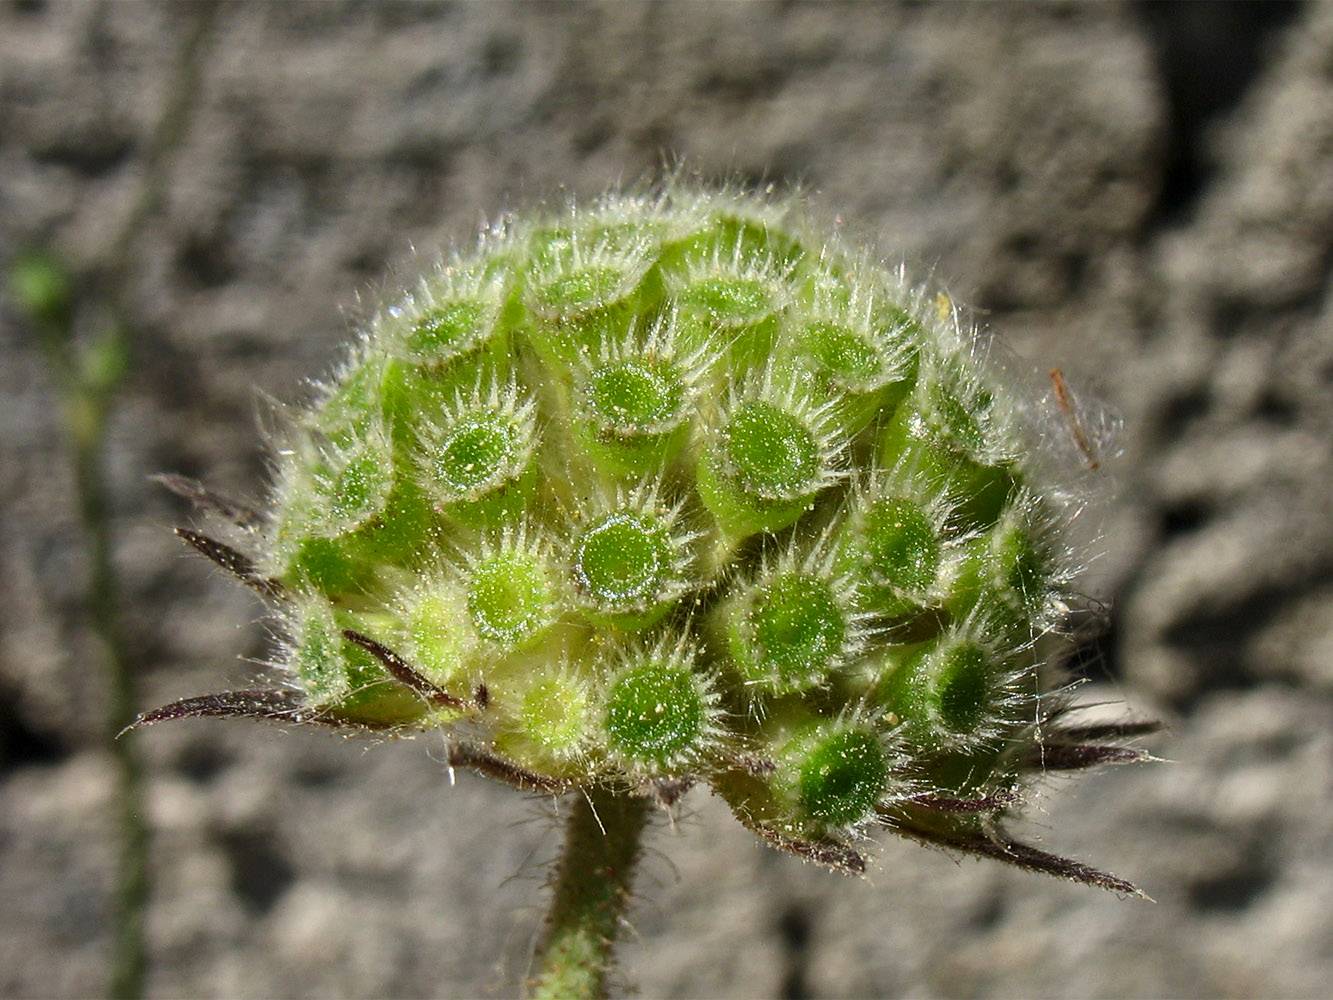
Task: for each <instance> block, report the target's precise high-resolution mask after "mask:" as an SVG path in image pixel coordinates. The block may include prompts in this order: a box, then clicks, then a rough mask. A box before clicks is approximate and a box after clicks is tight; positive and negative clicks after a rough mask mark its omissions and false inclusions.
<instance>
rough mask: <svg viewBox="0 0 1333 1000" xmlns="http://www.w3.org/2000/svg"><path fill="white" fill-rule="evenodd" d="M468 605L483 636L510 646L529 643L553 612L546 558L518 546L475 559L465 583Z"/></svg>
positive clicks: (553, 614)
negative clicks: (517, 547)
mask: <svg viewBox="0 0 1333 1000" xmlns="http://www.w3.org/2000/svg"><path fill="white" fill-rule="evenodd" d="M467 608H468V614H469V615H470V616H471V618H472V624H473V626H474V627H475V628H476V630H477V632H478V634H480V635H481V636H482V637H484V638H486V639H488V640H490V641H491V642H494V643H497V644H499V645H501V646H504V647H506V648H509V649H522V648H524V647H526V646H529V645H531V644H532V643H533V642H534V641H535V640H537V639H539V638H540V637H541V635H542V633H543V632H544V631H545V630H546V629H547V628H548V627H549V626H550V625H551V624H552V622H553V621H554V620H555V615H556V611H557V604H556V594H555V590H554V586H553V583H552V581H551V578H550V575H549V573H548V571H547V567H546V564H545V561H544V560H543V559H542V558H541V557H540V556H538V555H536V554H535V553H532V552H526V551H522V550H516V549H511V550H507V551H506V550H502V551H500V552H497V553H495V554H493V555H490V556H488V557H483V558H481V559H479V560H478V561H477V562H476V563H475V564H474V565H473V566H472V572H471V578H470V579H469V581H468V585H467Z"/></svg>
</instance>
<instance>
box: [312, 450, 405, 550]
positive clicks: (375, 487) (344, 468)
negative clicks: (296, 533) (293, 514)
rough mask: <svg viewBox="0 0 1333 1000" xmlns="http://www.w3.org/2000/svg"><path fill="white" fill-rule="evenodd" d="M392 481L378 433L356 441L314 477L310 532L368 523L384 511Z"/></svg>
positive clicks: (335, 532) (331, 534)
mask: <svg viewBox="0 0 1333 1000" xmlns="http://www.w3.org/2000/svg"><path fill="white" fill-rule="evenodd" d="M393 484H394V467H393V460H392V456H391V454H390V452H389V448H388V445H387V444H386V443H385V442H384V440H383V439H382V438H381V437H380V435H378V434H370V435H368V436H366V437H365V438H362V439H361V440H359V441H356V442H355V443H353V444H352V445H351V446H350V447H349V448H348V449H347V450H346V451H345V452H342V453H340V454H335V455H333V456H332V457H331V459H330V461H329V465H328V467H327V468H326V469H324V470H322V471H321V472H320V473H318V474H317V475H316V477H315V483H314V495H313V497H312V507H313V517H312V520H311V529H312V532H313V533H314V534H318V535H322V536H324V537H328V538H335V537H337V536H339V535H344V534H346V533H348V532H350V531H354V530H355V529H357V528H359V527H360V526H362V525H364V524H366V523H368V522H369V521H371V520H373V519H374V518H376V517H377V516H379V515H380V514H381V513H383V512H384V509H385V507H386V506H387V505H388V503H389V494H390V493H391V492H392V490H393Z"/></svg>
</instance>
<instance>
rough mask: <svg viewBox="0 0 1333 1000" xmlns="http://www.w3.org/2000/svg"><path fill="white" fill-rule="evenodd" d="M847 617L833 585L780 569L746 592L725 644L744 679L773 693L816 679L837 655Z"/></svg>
mask: <svg viewBox="0 0 1333 1000" xmlns="http://www.w3.org/2000/svg"><path fill="white" fill-rule="evenodd" d="M848 631H849V622H848V615H847V611H846V609H844V608H843V606H842V604H841V602H840V601H839V600H838V596H837V594H836V592H835V590H834V587H833V585H832V584H831V583H830V582H829V581H828V580H825V579H822V578H820V577H818V576H813V575H810V574H807V573H800V572H792V573H782V574H779V575H777V576H775V577H774V578H772V579H771V580H769V581H768V582H767V583H765V584H763V585H762V586H759V587H757V588H756V589H755V590H754V592H753V593H752V594H750V596H749V599H748V601H747V602H746V604H745V606H743V607H742V608H741V609H738V611H737V613H736V614H735V616H734V618H733V621H732V624H731V628H730V648H731V655H732V659H733V660H735V662H736V665H737V667H738V668H739V669H740V672H741V675H742V677H743V678H744V680H745V682H746V683H747V684H752V685H759V686H761V687H763V688H765V689H768V690H771V691H774V692H777V693H780V694H781V693H791V692H797V691H804V690H807V689H808V688H811V687H813V686H815V685H817V684H820V683H822V682H823V681H824V680H825V679H826V678H827V676H828V674H829V672H830V671H831V669H832V668H833V667H834V666H835V665H836V664H837V663H838V661H839V660H840V659H841V657H842V655H843V652H844V650H845V648H846V646H847V642H848Z"/></svg>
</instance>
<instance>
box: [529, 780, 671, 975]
mask: <svg viewBox="0 0 1333 1000" xmlns="http://www.w3.org/2000/svg"><path fill="white" fill-rule="evenodd" d="M648 809H649V801H648V800H647V799H642V798H636V797H632V796H629V795H625V794H623V793H622V794H617V793H615V792H612V791H608V790H605V789H590V790H589V791H588V792H587V793H586V795H585V796H583V797H580V798H578V799H576V800H575V804H574V812H573V815H571V816H570V817H569V825H568V826H567V827H566V830H565V848H564V854H563V855H562V857H561V859H560V868H559V871H558V872H557V875H556V883H555V896H554V898H553V899H552V900H551V911H550V913H549V914H548V915H547V921H546V938H545V940H544V941H543V943H542V947H541V949H540V951H539V953H538V972H537V977H536V979H535V980H534V981H533V983H532V993H531V995H532V997H533V1000H577V998H585V1000H594V998H598V997H604V996H606V984H607V978H608V974H609V973H610V971H611V969H612V967H613V965H614V957H613V954H612V952H613V949H614V947H615V943H616V938H617V936H618V934H619V931H620V921H621V918H622V917H623V916H624V913H625V908H626V906H627V904H628V903H629V897H630V889H631V886H632V883H633V879H634V869H635V866H636V865H637V863H638V860H639V853H640V841H641V839H642V835H643V828H644V826H645V825H646V824H647V821H648Z"/></svg>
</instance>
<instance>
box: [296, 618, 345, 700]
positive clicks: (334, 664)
mask: <svg viewBox="0 0 1333 1000" xmlns="http://www.w3.org/2000/svg"><path fill="white" fill-rule="evenodd" d="M294 631H295V635H294V636H293V639H294V642H293V644H292V650H291V659H290V661H289V665H290V667H291V669H292V671H293V673H295V674H296V678H297V680H298V681H300V682H301V687H302V688H304V689H305V691H306V693H307V694H308V695H309V696H310V701H311V703H312V704H314V705H318V706H325V705H330V704H332V703H334V702H336V701H337V700H338V699H339V698H341V697H343V696H344V695H345V694H346V693H347V691H348V688H349V687H350V686H351V685H350V682H349V680H348V665H347V659H346V657H345V656H344V655H343V645H344V640H343V637H342V629H341V628H340V627H339V625H338V623H337V621H335V619H334V616H333V608H332V607H331V606H330V605H329V604H328V602H326V601H321V600H318V599H313V600H308V601H304V602H302V604H301V605H300V609H299V611H298V613H297V615H296V618H295V629H294Z"/></svg>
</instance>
